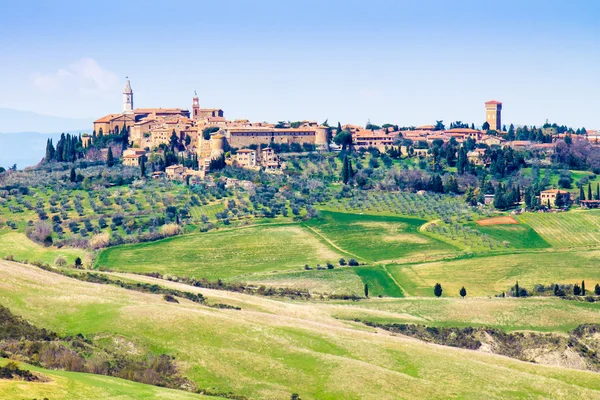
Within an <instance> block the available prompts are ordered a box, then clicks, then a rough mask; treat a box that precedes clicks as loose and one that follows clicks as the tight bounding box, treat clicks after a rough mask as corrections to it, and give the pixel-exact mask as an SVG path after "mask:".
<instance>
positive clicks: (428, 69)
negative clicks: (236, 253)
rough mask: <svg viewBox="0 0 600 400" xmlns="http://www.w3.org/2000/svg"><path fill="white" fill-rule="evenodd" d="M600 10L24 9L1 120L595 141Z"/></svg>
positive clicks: (3, 60)
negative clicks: (499, 116) (515, 133)
mask: <svg viewBox="0 0 600 400" xmlns="http://www.w3.org/2000/svg"><path fill="white" fill-rule="evenodd" d="M599 18H600V2H599V1H597V0H590V1H588V0H571V1H564V0H560V1H556V0H544V1H539V0H526V1H525V0H504V1H491V0H476V1H471V0H454V1H448V0H443V1H441V0H438V1H435V0H414V1H413V0H395V1H386V0H370V1H364V0H362V1H356V0H343V1H341V0H340V1H338V0H330V1H327V0H318V1H317V0H303V1H300V0H285V1H282V0H254V1H245V0H237V1H236V0H218V1H215V0H212V1H203V0H195V1H193V2H187V1H178V2H173V1H164V0H163V1H152V0H146V1H137V0H128V1H122V0H121V1H112V0H104V1H102V2H99V1H80V0H77V1H61V0H55V1H52V2H48V1H35V0H32V1H21V2H10V3H8V4H5V5H3V6H2V15H0V107H2V108H13V109H18V110H26V111H34V112H37V113H43V114H48V115H54V116H61V117H72V118H99V117H100V116H103V115H105V114H108V113H117V112H121V110H122V91H123V87H124V84H125V77H126V76H129V78H130V79H131V85H132V88H133V91H134V101H135V104H134V105H135V107H182V108H190V107H191V100H192V96H193V93H194V91H197V92H198V95H199V97H200V105H201V107H206V108H222V109H223V110H224V112H225V117H227V118H228V119H237V118H247V119H250V120H254V121H269V122H275V121H280V120H291V121H294V120H305V119H306V120H315V121H318V122H323V121H325V120H326V119H327V120H328V121H329V123H330V124H337V122H338V121H341V122H342V123H354V124H361V125H364V124H365V123H366V122H367V121H368V120H370V121H371V122H372V123H374V124H383V123H388V122H389V123H394V124H398V125H401V126H410V125H423V124H430V123H434V122H435V121H436V120H444V121H445V122H446V123H447V124H449V123H450V122H451V121H456V120H461V121H465V122H468V123H471V122H473V123H475V124H476V125H481V124H482V123H483V121H484V119H485V109H484V102H485V101H488V100H492V99H494V100H499V101H502V102H503V103H504V106H503V122H504V123H506V124H509V123H514V124H530V125H541V124H543V123H544V122H545V120H546V119H548V120H549V121H550V122H557V123H559V124H565V125H569V126H573V127H581V126H584V127H586V128H588V129H600V112H599V111H598V103H599V101H600V24H599V23H598V20H599Z"/></svg>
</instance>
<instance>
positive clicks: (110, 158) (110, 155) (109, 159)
mask: <svg viewBox="0 0 600 400" xmlns="http://www.w3.org/2000/svg"><path fill="white" fill-rule="evenodd" d="M113 165H115V159H114V157H113V153H112V148H111V147H110V146H108V154H107V155H106V166H107V167H112V166H113Z"/></svg>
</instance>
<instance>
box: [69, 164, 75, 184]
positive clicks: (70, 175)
mask: <svg viewBox="0 0 600 400" xmlns="http://www.w3.org/2000/svg"><path fill="white" fill-rule="evenodd" d="M69 180H70V181H71V182H75V181H76V180H77V174H76V173H75V167H72V168H71V173H70V174H69Z"/></svg>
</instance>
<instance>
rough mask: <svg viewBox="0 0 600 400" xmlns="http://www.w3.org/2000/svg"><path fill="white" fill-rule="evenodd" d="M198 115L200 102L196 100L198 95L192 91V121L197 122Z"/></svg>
mask: <svg viewBox="0 0 600 400" xmlns="http://www.w3.org/2000/svg"><path fill="white" fill-rule="evenodd" d="M199 115H200V100H199V99H198V93H196V92H195V91H194V98H193V99H192V119H193V120H194V121H197V120H198V116H199Z"/></svg>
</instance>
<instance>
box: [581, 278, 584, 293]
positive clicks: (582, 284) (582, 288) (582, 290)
mask: <svg viewBox="0 0 600 400" xmlns="http://www.w3.org/2000/svg"><path fill="white" fill-rule="evenodd" d="M581 295H582V296H585V281H581Z"/></svg>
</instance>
